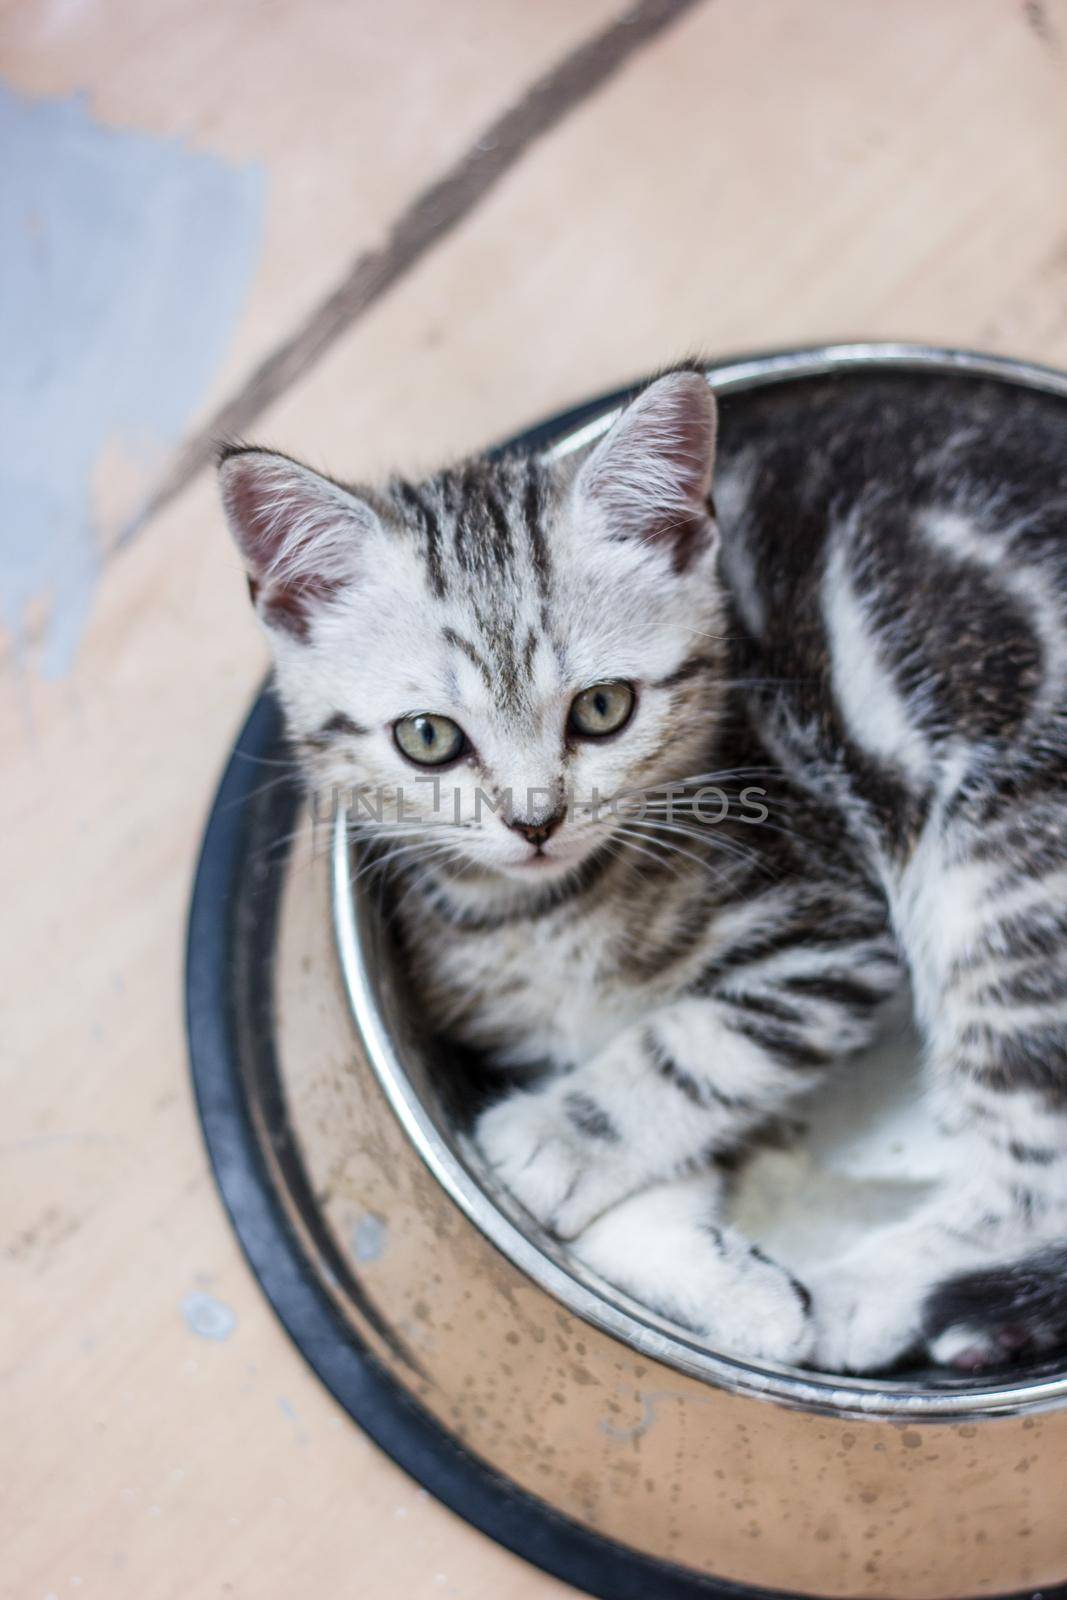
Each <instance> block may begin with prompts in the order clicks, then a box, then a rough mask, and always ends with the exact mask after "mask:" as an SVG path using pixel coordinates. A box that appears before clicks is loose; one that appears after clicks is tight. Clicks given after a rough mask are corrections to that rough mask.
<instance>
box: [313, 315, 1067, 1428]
mask: <svg viewBox="0 0 1067 1600" xmlns="http://www.w3.org/2000/svg"><path fill="white" fill-rule="evenodd" d="M892 370H913V371H924V372H937V373H940V374H942V375H960V374H963V375H969V376H973V377H989V378H994V379H999V380H1000V381H1002V382H1005V383H1009V384H1015V385H1017V386H1019V387H1022V388H1027V389H1031V390H1033V389H1036V390H1041V391H1044V392H1046V393H1051V394H1057V395H1060V396H1062V397H1063V398H1065V399H1067V373H1062V372H1059V371H1057V370H1056V369H1054V368H1052V367H1045V366H1040V365H1037V364H1035V363H1032V362H1026V361H1020V360H1016V359H1012V358H1009V357H1002V356H992V355H984V354H981V353H978V352H972V351H966V350H955V349H942V348H939V347H937V346H932V345H920V344H902V343H878V342H863V343H849V344H832V345H821V346H811V347H803V348H798V349H789V350H781V351H770V352H767V353H765V354H754V355H745V356H740V357H736V358H734V359H732V360H725V361H722V362H717V363H709V364H708V365H707V366H706V367H705V368H704V373H705V376H706V378H707V380H708V382H709V383H710V385H711V387H712V388H713V390H714V391H715V393H716V395H720V396H721V395H725V394H730V393H737V392H740V391H744V390H749V389H755V388H761V387H764V386H767V385H769V384H775V383H782V382H790V381H795V380H798V379H803V378H811V377H822V376H828V375H831V374H834V373H840V372H843V371H868V372H875V373H884V372H887V371H892ZM592 404H593V406H596V404H597V403H596V402H593V403H592ZM587 410H588V408H584V407H583V408H579V412H580V414H585V413H586V412H587ZM620 410H621V404H620V399H619V396H617V395H616V396H611V397H608V398H607V399H605V400H604V401H603V402H601V405H600V409H596V410H595V412H594V414H593V416H592V417H591V418H589V419H588V420H585V421H582V422H580V423H578V424H577V425H574V423H573V421H572V419H573V417H574V412H570V413H568V415H567V417H565V418H564V419H563V421H562V424H561V427H562V431H561V433H560V435H559V436H558V437H556V438H554V439H553V437H552V427H551V424H546V425H544V427H543V428H536V429H534V430H531V433H532V434H533V435H534V436H535V437H538V438H539V439H547V441H548V442H546V446H545V454H546V455H547V456H548V457H549V458H551V459H559V458H561V457H563V456H565V455H568V454H570V453H572V452H573V451H575V450H578V449H580V448H582V447H583V446H584V445H586V444H588V443H591V442H592V441H593V440H594V439H596V438H598V437H599V436H600V435H601V434H602V433H605V432H606V431H607V429H608V428H609V427H610V426H611V424H612V422H613V421H614V419H615V417H616V416H618V414H619V411H620ZM568 424H569V425H568ZM519 442H521V441H519ZM350 850H351V840H350V831H349V825H348V816H347V813H346V812H345V811H344V810H343V809H342V810H339V812H338V814H337V816H336V818H335V820H334V826H333V837H332V844H331V904H332V918H333V930H334V939H335V943H336V948H337V953H338V958H339V962H340V968H341V975H342V980H343V986H344V990H345V994H346V996H347V1000H348V1005H349V1009H350V1013H351V1018H352V1022H353V1024H354V1026H355V1029H356V1031H357V1034H358V1035H359V1037H360V1039H361V1041H362V1044H363V1047H364V1049H365V1052H366V1055H367V1059H368V1062H369V1064H370V1066H371V1069H372V1071H373V1072H374V1075H375V1077H376V1079H377V1081H378V1083H379V1085H380V1086H381V1089H382V1091H383V1093H384V1094H385V1096H386V1098H387V1100H388V1102H389V1104H390V1106H391V1107H392V1109H393V1112H394V1114H395V1115H396V1117H397V1119H398V1121H399V1122H400V1124H401V1126H402V1128H403V1129H404V1132H405V1133H406V1135H407V1137H408V1139H409V1141H410V1143H411V1145H412V1146H413V1148H414V1150H415V1151H416V1153H417V1155H418V1156H419V1158H420V1159H421V1161H422V1163H423V1165H424V1166H425V1167H426V1168H427V1169H428V1170H429V1172H430V1173H431V1175H432V1176H433V1177H434V1178H435V1180H436V1181H437V1183H438V1184H439V1185H440V1186H441V1188H442V1189H444V1191H445V1193H446V1194H447V1195H448V1196H449V1198H450V1199H451V1200H452V1201H453V1202H454V1203H455V1204H456V1205H457V1206H458V1207H459V1209H460V1210H461V1211H462V1212H463V1213H464V1214H465V1215H466V1216H467V1218H468V1219H469V1220H470V1221H471V1222H472V1223H473V1224H474V1226H475V1227H476V1228H477V1229H478V1230H479V1232H480V1233H481V1234H483V1235H484V1237H485V1238H486V1239H487V1240H488V1241H489V1242H490V1244H492V1245H493V1246H494V1247H495V1248H496V1249H497V1250H499V1251H500V1252H501V1254H503V1255H504V1256H505V1257H506V1258H507V1259H508V1260H510V1261H511V1263H512V1264H513V1265H514V1266H515V1267H517V1268H518V1269H519V1271H520V1272H521V1273H523V1275H524V1276H525V1277H527V1278H529V1279H530V1280H531V1281H532V1282H533V1283H534V1284H535V1285H536V1286H537V1287H538V1288H540V1289H542V1290H543V1291H545V1292H546V1293H547V1294H549V1295H550V1296H551V1297H552V1298H553V1299H554V1300H555V1301H556V1302H558V1304H559V1305H560V1306H561V1307H562V1308H563V1309H564V1310H566V1311H569V1312H571V1313H573V1314H574V1315H575V1316H577V1317H579V1318H580V1319H581V1320H582V1321H583V1322H586V1323H588V1324H589V1325H590V1326H592V1327H595V1328H598V1329H599V1330H600V1331H601V1332H603V1333H605V1334H607V1335H608V1336H609V1337H611V1338H613V1339H615V1340H618V1341H619V1342H621V1343H623V1344H625V1345H627V1346H628V1347H629V1348H630V1349H632V1350H634V1351H635V1352H637V1353H639V1354H641V1355H642V1356H644V1357H646V1358H647V1359H649V1360H653V1361H656V1362H658V1363H659V1364H660V1365H663V1366H667V1367H670V1368H673V1369H674V1370H676V1371H678V1372H681V1373H683V1374H685V1375H686V1376H688V1377H691V1378H697V1379H699V1380H702V1381H703V1382H705V1383H708V1384H710V1385H712V1386H713V1387H715V1388H719V1389H724V1390H727V1391H728V1392H731V1393H734V1394H738V1395H745V1396H754V1397H757V1398H760V1399H764V1400H770V1401H775V1402H777V1403H779V1404H782V1405H786V1406H790V1407H793V1408H798V1409H802V1410H809V1411H819V1412H823V1413H826V1414H829V1415H833V1416H838V1417H848V1418H856V1419H859V1418H863V1417H868V1418H874V1417H880V1418H884V1419H887V1420H895V1421H898V1422H901V1423H905V1422H906V1423H909V1424H912V1423H916V1422H922V1421H930V1422H934V1421H941V1422H944V1421H951V1422H953V1423H957V1424H958V1423H963V1422H969V1421H977V1420H982V1419H985V1418H989V1417H994V1416H1001V1417H1003V1416H1006V1415H1028V1414H1032V1413H1034V1412H1040V1411H1045V1410H1048V1409H1051V1408H1054V1407H1058V1406H1062V1405H1063V1404H1064V1403H1065V1402H1067V1373H1065V1374H1063V1375H1061V1376H1060V1375H1053V1376H1049V1377H1046V1378H1031V1379H1022V1380H1020V1381H1019V1382H1017V1383H1014V1382H1012V1383H1005V1382H1000V1383H995V1384H983V1383H980V1382H975V1381H973V1380H971V1379H964V1378H958V1379H957V1378H946V1380H945V1382H944V1386H939V1387H936V1388H935V1387H923V1386H921V1385H918V1384H916V1383H915V1382H913V1381H910V1382H909V1381H907V1380H905V1379H900V1380H892V1379H867V1378H859V1377H848V1378H845V1377H835V1376H833V1375H831V1374H822V1373H817V1372H807V1371H804V1370H802V1369H800V1368H796V1367H787V1366H777V1365H774V1364H771V1363H767V1364H757V1363H755V1362H749V1361H745V1360H743V1359H741V1358H738V1357H734V1356H730V1355H727V1354H725V1353H720V1352H718V1351H715V1350H712V1349H710V1348H709V1347H707V1346H705V1345H702V1344H699V1343H696V1342H695V1341H693V1340H691V1339H689V1338H687V1337H686V1335H685V1334H684V1333H683V1332H682V1331H681V1330H679V1329H677V1328H675V1327H674V1326H673V1325H672V1324H670V1323H668V1322H666V1321H665V1320H664V1319H662V1318H660V1317H658V1316H656V1314H655V1313H653V1312H651V1311H649V1310H648V1309H647V1308H645V1307H643V1306H641V1305H640V1304H639V1303H638V1302H636V1301H634V1300H632V1299H630V1298H629V1297H628V1296H626V1295H624V1294H622V1293H620V1292H617V1291H615V1290H612V1289H609V1288H608V1286H607V1285H602V1284H601V1283H600V1282H599V1280H596V1279H595V1278H594V1277H593V1275H592V1274H586V1273H585V1272H584V1269H582V1268H581V1267H580V1265H579V1264H578V1263H577V1262H573V1261H570V1260H569V1259H568V1258H567V1257H566V1253H565V1252H564V1251H563V1250H562V1248H556V1247H554V1245H553V1243H552V1242H551V1241H550V1240H549V1239H548V1236H547V1235H542V1236H541V1240H540V1242H539V1241H538V1238H537V1237H536V1235H537V1234H538V1233H539V1232H540V1230H538V1229H537V1228H536V1227H535V1226H534V1225H533V1224H532V1223H531V1224H530V1226H529V1227H526V1226H523V1225H521V1224H520V1221H519V1220H518V1219H519V1215H520V1212H519V1208H518V1207H517V1206H515V1205H514V1203H511V1204H510V1205H509V1202H508V1199H507V1197H506V1196H504V1195H503V1194H502V1193H497V1194H495V1195H494V1194H493V1192H492V1190H491V1188H490V1186H489V1185H488V1184H487V1183H486V1182H485V1181H484V1179H482V1178H480V1177H479V1176H477V1175H476V1173H475V1171H474V1170H473V1167H474V1165H475V1163H473V1162H468V1161H467V1160H465V1159H464V1157H463V1154H462V1149H461V1144H460V1141H459V1140H458V1139H456V1138H453V1137H452V1136H449V1135H446V1134H445V1133H444V1132H443V1131H442V1129H441V1127H440V1126H439V1125H438V1122H437V1120H436V1118H435V1117H434V1116H433V1115H432V1113H431V1111H430V1110H429V1108H428V1107H427V1105H426V1104H425V1103H424V1102H423V1100H422V1099H421V1097H420V1096H419V1094H418V1093H417V1091H416V1089H415V1086H414V1084H413V1082H412V1080H411V1078H410V1076H409V1074H408V1072H407V1070H406V1068H405V1066H404V1063H403V1060H402V1059H401V1056H402V1051H401V1050H400V1049H398V1047H397V1045H396V1042H395V1040H394V1038H393V1036H392V1033H391V1030H390V1029H389V1027H388V1024H387V1021H386V1017H385V1013H384V1010H383V1007H382V1005H381V1002H380V998H379V993H378V987H377V983H376V977H375V974H376V968H377V966H378V962H379V952H378V949H377V945H376V938H375V932H376V929H375V916H374V910H373V907H372V905H371V902H370V900H369V897H367V896H366V895H362V894H353V893H352V892H351V862H350ZM509 1211H510V1212H511V1214H510V1215H509Z"/></svg>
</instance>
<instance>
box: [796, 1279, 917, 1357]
mask: <svg viewBox="0 0 1067 1600" xmlns="http://www.w3.org/2000/svg"><path fill="white" fill-rule="evenodd" d="M808 1286H809V1288H810V1289H811V1291H812V1295H813V1297H814V1306H815V1326H816V1336H815V1349H814V1351H813V1353H812V1355H811V1356H810V1358H809V1359H810V1364H811V1365H812V1366H814V1367H817V1368H818V1370H819V1371H820V1372H831V1373H839V1372H878V1371H881V1370H884V1369H885V1368H887V1367H892V1366H893V1365H895V1363H896V1362H898V1361H900V1360H902V1358H903V1357H904V1356H906V1355H908V1354H909V1353H910V1352H911V1351H912V1350H914V1349H915V1348H916V1347H917V1346H918V1345H919V1344H920V1342H921V1340H922V1315H921V1312H922V1302H923V1296H924V1293H925V1289H926V1280H924V1282H923V1283H922V1285H914V1286H913V1285H912V1284H910V1283H908V1282H900V1281H899V1280H895V1279H894V1275H893V1273H892V1270H891V1269H889V1268H888V1267H887V1266H886V1265H884V1264H882V1263H881V1262H880V1261H879V1260H878V1259H877V1257H874V1258H873V1259H869V1260H866V1261H862V1262H855V1261H854V1262H851V1263H850V1262H842V1263H841V1264H840V1265H838V1266H837V1267H836V1268H834V1267H830V1268H827V1269H825V1270H824V1272H823V1273H822V1274H819V1275H816V1276H814V1277H811V1278H809V1280H808Z"/></svg>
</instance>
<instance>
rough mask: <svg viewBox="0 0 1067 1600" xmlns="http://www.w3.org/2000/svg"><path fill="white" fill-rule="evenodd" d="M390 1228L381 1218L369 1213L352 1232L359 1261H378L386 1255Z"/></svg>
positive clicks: (353, 1246)
mask: <svg viewBox="0 0 1067 1600" xmlns="http://www.w3.org/2000/svg"><path fill="white" fill-rule="evenodd" d="M388 1242H389V1227H388V1224H387V1223H385V1222H384V1221H383V1220H382V1218H381V1217H376V1216H374V1215H373V1214H372V1213H371V1212H369V1211H368V1212H367V1214H366V1215H365V1216H362V1217H360V1219H359V1221H358V1222H357V1223H356V1225H355V1227H354V1228H353V1230H352V1249H353V1251H354V1252H355V1257H356V1260H357V1261H363V1262H367V1261H377V1260H379V1259H380V1258H381V1256H383V1255H384V1254H385V1247H386V1245H387V1244H388Z"/></svg>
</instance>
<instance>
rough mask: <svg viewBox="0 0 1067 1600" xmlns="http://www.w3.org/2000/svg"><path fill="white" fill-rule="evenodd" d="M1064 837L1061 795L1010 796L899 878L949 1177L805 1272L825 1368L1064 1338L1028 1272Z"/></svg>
mask: <svg viewBox="0 0 1067 1600" xmlns="http://www.w3.org/2000/svg"><path fill="white" fill-rule="evenodd" d="M1065 838H1067V810H1065V808H1064V807H1063V806H1062V804H1060V803H1059V802H1056V803H1055V804H1054V805H1053V804H1051V803H1049V802H1045V803H1044V804H1043V805H1035V806H1032V807H1031V808H1030V811H1029V814H1027V813H1024V812H1023V811H1022V810H1021V808H1019V806H1018V805H1017V803H1016V804H1013V805H1012V806H1011V808H1010V810H1006V811H1005V814H1004V817H1003V820H999V821H998V820H996V819H994V820H993V821H992V822H985V823H983V826H982V828H981V829H980V830H978V829H977V828H974V827H972V828H971V829H970V831H969V832H967V833H964V831H963V830H962V828H960V827H958V826H957V828H956V830H955V832H954V833H953V832H949V831H948V830H947V829H945V828H944V827H939V828H938V830H937V832H936V834H934V835H933V836H932V837H931V838H929V839H924V840H923V841H921V842H920V845H919V848H918V850H917V852H916V856H915V859H914V860H913V862H912V863H911V865H910V866H909V867H908V869H907V871H906V872H905V873H904V874H903V876H902V879H901V882H900V884H899V886H898V889H897V893H896V902H897V906H896V909H897V914H898V921H899V924H900V927H901V932H902V937H903V941H904V943H905V946H906V948H907V949H908V952H909V955H910V960H911V965H912V969H913V974H914V982H915V989H916V1002H917V1010H918V1013H919V1020H920V1022H921V1023H922V1024H923V1027H924V1032H925V1034H926V1041H927V1051H928V1074H929V1095H930V1099H931V1102H932V1107H933V1110H934V1113H935V1115H937V1116H938V1118H939V1123H940V1126H941V1128H942V1130H943V1132H944V1134H945V1154H946V1178H945V1180H944V1182H943V1184H942V1186H941V1187H940V1189H939V1190H938V1191H937V1192H936V1193H935V1195H934V1196H933V1198H932V1199H931V1200H930V1201H929V1202H927V1203H926V1204H925V1205H924V1207H923V1208H922V1210H921V1211H920V1212H919V1213H918V1214H917V1215H916V1216H915V1217H914V1218H912V1219H910V1220H909V1221H908V1222H905V1223H902V1224H899V1225H897V1226H894V1227H892V1228H888V1229H885V1230H883V1231H882V1232H881V1233H879V1234H876V1235H873V1236H872V1237H871V1238H870V1239H869V1240H868V1241H867V1242H866V1243H865V1245H864V1246H863V1248H862V1249H859V1250H855V1251H853V1252H851V1253H850V1255H849V1257H848V1258H846V1259H845V1260H844V1261H842V1262H839V1263H837V1264H836V1265H834V1266H831V1267H828V1268H827V1269H826V1270H825V1272H824V1273H823V1274H822V1275H821V1278H817V1279H816V1280H815V1281H814V1282H813V1283H812V1285H811V1287H812V1288H813V1289H814V1291H815V1297H816V1315H817V1319H818V1322H819V1326H820V1335H819V1344H818V1351H817V1362H818V1364H819V1365H820V1366H823V1367H825V1368H827V1369H828V1370H835V1371H839V1370H842V1369H847V1370H852V1371H869V1370H873V1369H875V1368H878V1367H882V1366H885V1365H887V1364H889V1363H891V1362H893V1361H894V1360H896V1359H897V1358H899V1357H900V1356H902V1355H904V1354H905V1353H907V1352H909V1351H918V1350H922V1351H924V1352H925V1353H926V1354H927V1355H929V1356H930V1357H932V1358H933V1359H934V1360H937V1361H942V1362H949V1363H953V1364H956V1365H959V1366H961V1367H974V1366H976V1365H980V1364H985V1363H992V1362H995V1361H998V1360H999V1361H1003V1360H1004V1359H1005V1357H1006V1355H1008V1354H1010V1353H1017V1352H1019V1351H1020V1350H1022V1349H1029V1350H1031V1351H1039V1350H1041V1349H1043V1348H1049V1347H1050V1346H1051V1345H1052V1344H1054V1343H1057V1342H1059V1339H1060V1338H1061V1336H1062V1332H1063V1329H1064V1315H1063V1306H1062V1305H1060V1304H1059V1302H1060V1301H1062V1299H1063V1294H1062V1291H1061V1292H1060V1293H1059V1295H1058V1297H1057V1295H1056V1294H1054V1293H1053V1292H1052V1291H1053V1290H1054V1288H1055V1285H1054V1283H1052V1282H1051V1280H1050V1281H1046V1279H1047V1278H1048V1274H1047V1273H1045V1274H1044V1276H1042V1273H1041V1271H1040V1270H1039V1267H1040V1263H1041V1262H1042V1261H1046V1262H1047V1261H1055V1262H1062V1260H1063V1259H1064V1255H1063V1252H1062V1251H1060V1252H1058V1253H1057V1252H1056V1251H1055V1249H1054V1248H1050V1247H1055V1246H1056V1245H1057V1244H1060V1245H1062V1244H1064V1243H1065V1242H1067V847H1065V844H1064V840H1065ZM1031 1257H1032V1258H1033V1260H1032V1262H1031V1261H1030V1260H1029V1258H1031ZM1053 1302H1055V1304H1054V1303H1053Z"/></svg>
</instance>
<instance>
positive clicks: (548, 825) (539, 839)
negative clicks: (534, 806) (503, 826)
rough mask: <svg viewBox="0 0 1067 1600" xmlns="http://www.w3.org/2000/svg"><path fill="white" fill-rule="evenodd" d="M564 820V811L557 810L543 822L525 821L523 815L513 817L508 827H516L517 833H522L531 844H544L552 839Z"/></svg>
mask: <svg viewBox="0 0 1067 1600" xmlns="http://www.w3.org/2000/svg"><path fill="white" fill-rule="evenodd" d="M562 821H563V812H562V811H555V812H553V814H552V816H550V817H546V818H545V819H544V821H543V822H524V821H523V819H522V818H521V817H512V819H511V821H510V822H509V823H508V827H509V828H514V829H515V832H516V833H521V834H522V836H523V838H524V839H529V841H530V843H531V844H536V845H542V844H544V842H545V840H546V839H551V837H552V835H553V834H554V833H555V831H556V829H557V828H558V827H559V825H560V823H561V822H562Z"/></svg>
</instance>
